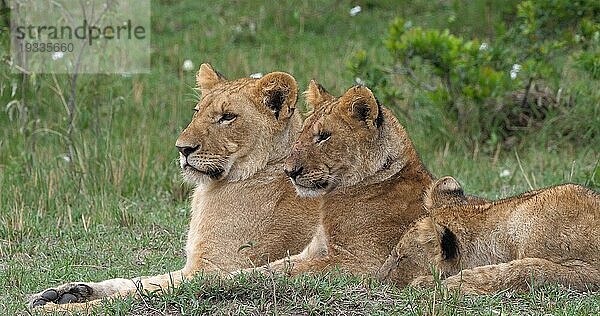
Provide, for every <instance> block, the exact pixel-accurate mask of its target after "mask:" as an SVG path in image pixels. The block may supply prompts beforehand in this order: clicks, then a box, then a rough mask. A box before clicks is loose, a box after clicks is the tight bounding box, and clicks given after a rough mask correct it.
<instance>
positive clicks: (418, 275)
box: [379, 177, 600, 294]
mask: <svg viewBox="0 0 600 316" xmlns="http://www.w3.org/2000/svg"><path fill="white" fill-rule="evenodd" d="M425 206H426V208H427V210H428V212H429V216H428V217H425V218H423V219H421V220H419V221H418V222H416V223H415V225H414V226H413V227H411V229H409V230H408V231H407V232H406V233H405V234H404V236H403V237H402V239H401V240H400V242H399V243H398V245H397V246H396V248H395V249H394V251H393V252H392V254H391V255H390V257H389V258H388V260H387V261H386V263H385V264H384V265H383V266H382V268H381V271H380V273H379V277H380V278H382V279H388V280H392V281H394V282H396V283H397V284H398V285H401V286H404V285H406V284H408V283H409V282H411V281H412V284H413V285H423V284H426V283H431V282H432V277H430V276H425V275H427V274H428V273H429V271H430V265H432V266H433V267H434V268H435V269H437V270H438V271H439V272H440V273H441V278H442V279H444V278H445V279H444V280H443V281H442V283H443V284H444V285H446V286H447V287H448V288H449V289H460V290H461V291H463V292H467V293H475V294H484V293H491V292H495V291H499V290H503V289H512V290H516V291H524V290H527V289H528V288H529V285H530V283H531V281H533V282H534V283H535V284H538V285H541V284H548V283H559V284H562V285H565V286H569V287H572V288H575V289H578V290H586V289H598V288H599V287H600V232H599V231H598V227H600V195H599V194H598V193H596V192H594V191H592V190H589V189H586V188H584V187H582V186H579V185H574V184H564V185H559V186H555V187H551V188H547V189H541V190H536V191H531V192H527V193H524V194H522V195H519V196H515V197H510V198H507V199H504V200H499V201H495V202H488V203H481V204H478V205H473V204H471V203H468V202H467V201H466V200H465V196H464V193H463V190H462V188H461V186H460V185H459V183H458V182H457V181H456V180H455V179H454V178H452V177H444V178H441V179H439V180H437V181H436V182H435V183H434V184H433V185H432V186H431V188H430V189H429V190H428V192H427V195H426V197H425Z"/></svg>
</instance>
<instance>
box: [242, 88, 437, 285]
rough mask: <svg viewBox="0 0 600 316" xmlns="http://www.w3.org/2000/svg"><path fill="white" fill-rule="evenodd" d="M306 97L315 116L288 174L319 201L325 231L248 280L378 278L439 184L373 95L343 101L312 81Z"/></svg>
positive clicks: (352, 93)
mask: <svg viewBox="0 0 600 316" xmlns="http://www.w3.org/2000/svg"><path fill="white" fill-rule="evenodd" d="M305 96H306V99H307V104H308V106H309V107H312V112H311V113H310V114H309V115H308V117H307V118H306V120H305V121H304V125H303V128H302V132H301V134H300V136H299V138H298V140H297V141H296V143H295V144H294V147H293V149H292V152H291V155H290V157H289V158H288V159H287V161H286V164H285V172H286V173H287V174H288V176H289V177H290V179H291V181H292V182H293V184H294V186H295V188H296V191H297V193H298V194H299V195H300V196H304V197H315V198H318V199H319V200H320V206H319V209H320V225H319V228H318V231H317V232H316V233H315V235H314V236H313V239H312V241H311V242H310V244H308V245H307V247H306V248H305V249H304V250H303V251H302V252H301V253H299V254H297V255H293V256H290V257H289V258H285V259H283V260H279V261H276V262H273V263H271V264H269V265H268V266H264V267H261V268H259V269H249V270H246V271H245V272H249V271H250V270H254V271H256V270H258V271H259V272H263V273H271V272H274V273H284V274H290V275H297V274H300V273H305V272H307V273H313V272H317V273H318V272H325V271H331V270H333V269H335V268H339V269H340V270H342V271H344V272H348V273H351V274H355V275H359V276H368V275H374V274H375V273H376V272H377V271H378V269H379V267H381V265H382V264H383V262H384V261H385V260H386V259H387V257H388V255H389V253H390V251H391V250H392V249H393V247H394V246H395V245H396V243H397V242H398V240H399V236H401V233H402V232H403V231H404V229H406V228H408V227H409V225H410V224H411V223H412V222H413V221H414V220H416V219H418V218H420V217H422V216H423V215H424V214H425V209H424V207H423V194H424V192H425V190H426V189H427V188H428V187H429V185H430V184H431V182H432V181H433V177H432V175H431V174H430V173H429V171H428V170H427V169H426V168H425V166H424V165H423V163H422V162H421V159H420V158H419V155H418V154H417V151H416V149H415V147H414V145H413V143H412V142H411V140H410V138H409V137H408V134H407V132H406V131H405V129H404V127H403V126H402V125H401V124H400V122H399V121H398V120H397V119H396V117H395V116H394V115H393V113H392V112H391V111H390V110H388V109H386V108H384V107H382V106H381V105H380V103H379V102H378V101H377V99H376V98H375V96H374V95H373V93H372V92H371V90H370V89H369V88H367V87H364V86H354V87H352V88H350V89H349V90H347V92H346V93H344V94H343V95H342V96H341V97H339V98H338V97H334V96H332V95H331V94H329V93H328V92H327V91H326V90H325V89H324V88H323V87H322V86H321V85H319V84H318V83H317V82H316V81H314V80H312V81H311V82H310V84H309V87H308V90H307V91H306V92H305Z"/></svg>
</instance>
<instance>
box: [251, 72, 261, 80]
mask: <svg viewBox="0 0 600 316" xmlns="http://www.w3.org/2000/svg"><path fill="white" fill-rule="evenodd" d="M262 76H263V74H262V72H255V73H253V74H251V75H250V78H254V79H258V78H262Z"/></svg>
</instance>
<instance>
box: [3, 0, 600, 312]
mask: <svg viewBox="0 0 600 316" xmlns="http://www.w3.org/2000/svg"><path fill="white" fill-rule="evenodd" d="M356 6H360V10H357V9H354V11H352V12H351V9H352V8H354V7H356ZM357 11H359V12H357ZM1 14H2V16H1V19H0V21H1V23H3V24H2V26H1V27H2V31H3V32H1V33H0V34H1V35H0V47H1V50H0V54H1V56H0V58H1V62H0V187H1V189H0V258H1V260H0V288H2V289H4V290H3V291H0V307H2V306H5V307H6V308H7V309H8V310H13V309H15V308H19V307H22V306H23V305H22V304H23V302H24V299H23V298H22V296H21V295H22V294H24V293H29V292H34V291H37V290H39V289H41V288H42V287H46V286H47V285H51V284H57V283H62V282H65V281H73V280H75V279H77V280H82V279H85V280H101V279H104V278H107V277H115V276H120V277H128V276H135V275H139V274H140V273H142V274H154V273H158V272H164V271H166V270H170V269H175V268H177V267H179V266H180V265H181V264H182V262H183V259H182V250H181V249H182V247H183V243H184V235H185V234H184V232H185V229H186V227H185V225H186V222H187V220H188V212H189V208H188V196H189V194H190V192H191V188H190V187H189V186H187V185H185V184H182V182H181V178H180V176H179V174H178V166H177V163H176V158H177V151H176V150H175V147H174V143H175V139H176V138H177V136H178V133H179V132H180V131H181V130H182V129H183V128H184V127H185V126H186V125H187V123H188V122H189V120H190V118H191V115H192V113H193V112H192V108H193V107H194V99H195V97H194V93H193V90H192V88H193V87H194V85H195V82H194V75H195V70H196V69H197V68H198V66H199V65H200V64H201V63H204V62H209V63H211V64H212V65H213V66H214V67H215V68H216V69H218V70H219V71H220V72H222V73H224V74H225V75H226V76H227V77H228V78H237V77H242V76H248V75H250V74H252V73H257V72H262V73H267V72H270V71H276V70H281V71H286V72H289V73H291V74H293V75H294V76H295V77H296V78H297V80H298V83H299V85H300V88H301V89H304V88H306V86H307V83H308V82H309V80H310V79H313V78H315V79H317V80H318V81H319V82H320V83H321V84H323V86H324V87H326V89H328V90H329V91H330V92H332V93H333V94H336V95H340V94H342V93H343V92H344V91H345V90H346V89H347V88H349V87H350V86H351V85H354V84H357V83H360V84H366V85H368V86H369V87H371V88H372V89H373V90H374V92H375V93H376V95H377V96H378V97H379V99H380V100H381V101H382V102H383V103H384V105H386V106H388V107H390V108H391V109H393V110H394V112H395V113H396V114H397V116H398V118H399V119H400V121H401V122H402V123H403V124H404V125H405V126H406V127H407V129H408V131H409V133H410V135H411V137H412V138H413V140H414V141H415V143H416V146H417V149H418V150H419V152H420V154H421V156H422V158H423V160H424V162H425V164H426V165H427V166H428V167H429V169H430V170H431V171H432V172H433V173H434V174H435V175H437V176H442V175H447V174H449V175H454V176H456V177H457V178H458V179H459V180H461V182H463V184H464V186H465V188H466V190H467V191H468V192H470V193H473V194H480V195H484V196H487V197H490V198H498V197H502V196H506V195H508V194H513V193H516V192H521V191H524V190H527V189H529V188H533V187H542V186H546V185H552V184H556V183H562V182H567V181H571V182H576V183H581V184H585V185H588V186H590V187H593V188H598V187H599V186H600V167H599V166H598V163H599V158H600V155H599V149H600V137H599V136H600V135H599V134H600V80H598V79H599V78H600V35H599V32H600V3H599V2H598V1H592V0H581V1H569V0H539V1H513V0H505V1H501V0H473V1H450V0H448V1H423V0H416V1H392V0H389V1H385V0H383V1H374V0H370V1H369V0H364V1H316V0H307V1H280V2H278V3H277V4H276V5H275V4H271V3H266V2H265V3H261V2H256V1H210V2H206V1H194V0H178V1H176V0H157V1H152V34H151V43H152V52H151V58H152V59H151V62H152V71H151V73H149V74H122V75H121V74H112V75H80V76H79V77H78V78H77V81H76V85H75V87H76V89H75V90H74V93H73V91H71V89H70V87H71V84H72V79H73V78H72V77H71V76H68V75H53V74H35V73H30V74H19V73H12V71H13V70H14V69H12V68H11V58H10V54H9V51H10V50H9V47H10V46H9V45H10V40H9V37H8V35H7V32H5V31H6V30H7V25H6V23H7V21H8V17H9V15H10V11H9V10H6V9H5V8H3V9H2V11H1ZM188 60H189V61H191V62H192V63H193V69H194V70H192V71H189V70H186V69H184V67H183V65H184V62H186V61H188ZM186 64H188V65H189V62H187V63H186ZM69 98H74V99H75V107H70V106H69V105H68V100H69ZM303 103H304V100H303V99H300V101H299V104H303ZM173 240H176V241H178V242H175V243H173ZM173 258H177V259H175V260H173ZM15 298H16V299H15Z"/></svg>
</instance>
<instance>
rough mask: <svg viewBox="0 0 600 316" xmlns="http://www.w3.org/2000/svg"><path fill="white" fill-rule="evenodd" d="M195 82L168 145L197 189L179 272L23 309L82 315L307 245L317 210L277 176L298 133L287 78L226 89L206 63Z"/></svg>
mask: <svg viewBox="0 0 600 316" xmlns="http://www.w3.org/2000/svg"><path fill="white" fill-rule="evenodd" d="M196 79H197V84H198V88H199V89H200V90H201V92H202V99H201V100H200V102H198V104H197V105H196V107H195V111H196V113H195V114H194V116H193V118H192V122H191V123H190V124H189V125H188V126H187V128H186V129H185V130H184V131H183V132H182V133H181V135H180V136H179V138H178V139H177V143H176V146H177V148H178V149H179V152H180V165H181V169H182V173H183V176H184V178H185V179H186V180H188V181H189V182H191V183H193V184H195V185H196V189H195V191H194V195H193V199H192V216H191V221H190V226H189V232H188V238H187V244H186V254H187V260H186V263H185V266H184V267H183V268H182V269H181V270H178V271H174V272H170V273H167V274H163V275H157V276H152V277H140V278H134V279H123V278H118V279H111V280H106V281H102V282H85V283H79V282H76V283H67V284H64V285H61V286H58V287H55V288H50V289H47V290H45V291H42V292H40V293H38V294H34V295H32V296H31V297H30V305H31V306H33V307H36V306H43V307H44V309H46V310H53V309H71V310H74V309H84V308H86V304H97V303H98V302H99V301H100V300H99V299H101V298H105V297H110V296H114V295H131V294H134V293H136V292H137V291H139V290H147V291H154V290H160V289H165V288H168V287H171V286H177V285H178V284H179V283H180V282H181V281H182V280H185V279H190V278H192V277H193V276H194V274H196V273H198V272H219V273H227V272H230V271H235V270H238V269H241V268H249V267H253V266H256V265H263V264H265V263H267V262H269V261H272V260H276V259H279V258H283V257H285V256H286V255H287V254H288V253H296V252H299V251H301V250H302V248H303V247H304V246H305V245H306V244H307V243H308V242H309V241H310V238H311V235H312V233H313V232H314V231H315V228H316V226H317V223H318V219H319V216H318V210H317V203H316V201H314V200H312V199H301V198H299V197H298V196H297V195H296V192H295V190H294V187H293V186H292V185H291V183H290V181H289V180H288V178H287V177H286V175H285V174H284V172H283V167H284V161H285V158H286V157H287V156H288V155H289V152H290V149H291V147H292V145H293V143H294V141H295V138H296V136H297V135H298V133H299V131H300V128H301V125H302V119H301V116H300V113H298V111H296V110H295V106H296V101H297V96H298V86H297V84H296V80H295V79H294V78H293V77H292V76H291V75H289V74H287V73H283V72H273V73H269V74H266V75H265V76H264V77H262V78H260V79H253V78H241V79H237V80H232V81H229V80H226V79H224V78H223V77H222V76H221V75H220V74H219V73H217V72H216V71H215V70H214V69H213V68H212V67H211V66H210V65H208V64H203V65H202V66H201V67H200V70H199V71H198V75H197V78H196ZM67 303H68V304H67ZM60 304H64V305H60Z"/></svg>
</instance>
